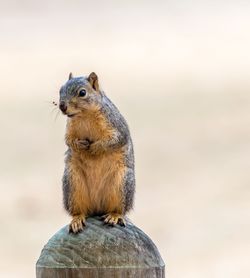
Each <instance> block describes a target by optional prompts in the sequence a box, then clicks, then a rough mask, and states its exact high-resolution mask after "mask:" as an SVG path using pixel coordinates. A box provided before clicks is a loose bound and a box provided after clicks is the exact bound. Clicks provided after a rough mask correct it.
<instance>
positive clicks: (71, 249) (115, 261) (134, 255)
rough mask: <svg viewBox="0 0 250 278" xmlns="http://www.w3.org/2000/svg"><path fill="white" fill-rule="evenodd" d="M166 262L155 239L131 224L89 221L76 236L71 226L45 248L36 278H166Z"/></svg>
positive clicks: (98, 220)
mask: <svg viewBox="0 0 250 278" xmlns="http://www.w3.org/2000/svg"><path fill="white" fill-rule="evenodd" d="M164 269H165V266H164V262H163V260H162V258H161V256H160V254H159V251H158V250H157V248H156V246H155V245H154V243H153V242H152V240H151V239H150V238H149V237H148V236H147V235H146V234H145V233H144V232H142V231H141V230H140V229H139V228H137V227H136V226H135V225H133V224H132V223H131V222H129V221H128V223H127V226H126V227H120V226H115V227H110V226H106V225H103V222H102V221H101V220H100V219H99V218H88V219H87V226H86V228H85V229H84V231H83V232H82V233H79V234H77V235H74V234H69V233H68V226H65V227H64V228H62V229H61V230H60V231H58V232H57V233H56V234H55V235H54V236H53V237H52V238H51V239H50V240H49V242H48V243H47V244H46V245H45V246H44V248H43V250H42V252H41V255H40V258H39V259H38V261H37V264H36V277H37V278H52V277H53V278H57V277H58V278H59V277H60V278H80V277H84V278H85V277H86V278H90V277H91V278H97V277H98V278H106V277H107V278H108V277H109V278H116V277H117V278H120V277H121V278H127V277H138V278H140V277H141V278H142V277H143V278H163V277H165V270H164Z"/></svg>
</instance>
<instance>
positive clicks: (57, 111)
mask: <svg viewBox="0 0 250 278" xmlns="http://www.w3.org/2000/svg"><path fill="white" fill-rule="evenodd" d="M59 113H60V110H59V109H58V111H57V113H56V117H55V121H56V120H57V118H58V115H59Z"/></svg>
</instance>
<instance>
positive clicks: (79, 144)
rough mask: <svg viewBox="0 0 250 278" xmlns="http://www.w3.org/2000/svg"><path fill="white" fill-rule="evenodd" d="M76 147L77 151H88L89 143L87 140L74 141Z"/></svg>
mask: <svg viewBox="0 0 250 278" xmlns="http://www.w3.org/2000/svg"><path fill="white" fill-rule="evenodd" d="M76 145H77V148H78V149H79V150H89V148H90V145H91V141H90V140H89V139H76Z"/></svg>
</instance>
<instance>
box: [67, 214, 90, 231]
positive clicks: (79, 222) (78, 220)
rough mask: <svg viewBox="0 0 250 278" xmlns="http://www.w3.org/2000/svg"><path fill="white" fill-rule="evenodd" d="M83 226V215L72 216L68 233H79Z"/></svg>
mask: <svg viewBox="0 0 250 278" xmlns="http://www.w3.org/2000/svg"><path fill="white" fill-rule="evenodd" d="M85 226H86V224H85V217H84V216H83V215H77V216H74V217H73V219H72V221H71V222H70V224H69V233H74V234H77V233H80V232H81V231H82V230H83V228H84V227H85Z"/></svg>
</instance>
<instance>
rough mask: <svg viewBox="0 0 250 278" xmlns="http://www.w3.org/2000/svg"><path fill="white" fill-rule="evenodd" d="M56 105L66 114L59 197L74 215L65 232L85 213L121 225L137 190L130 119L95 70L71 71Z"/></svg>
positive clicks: (78, 226)
mask: <svg viewBox="0 0 250 278" xmlns="http://www.w3.org/2000/svg"><path fill="white" fill-rule="evenodd" d="M59 108H60V110H61V111H62V113H63V114H64V115H66V116H67V125H66V135H65V143H66V145H67V146H68V149H67V151H66V153H65V169H64V174H63V178H62V184H63V203H64V207H65V209H66V211H67V212H68V213H69V214H70V215H71V216H72V221H71V222H70V224H69V232H72V233H75V234H76V233H79V232H81V231H82V230H83V229H84V227H85V225H86V218H87V217H90V216H95V215H98V216H102V219H103V220H104V224H108V225H111V226H114V225H117V224H118V225H121V226H125V225H126V222H125V215H126V213H127V212H128V211H129V210H131V209H132V207H133V201H134V193H135V171H134V151H133V143H132V140H131V136H130V131H129V127H128V124H127V122H126V120H125V119H124V117H123V116H122V115H121V113H120V112H119V110H118V108H117V107H116V106H115V105H114V104H113V103H112V101H111V100H110V99H109V98H108V97H107V96H106V94H105V93H104V92H103V91H102V90H101V89H100V87H99V81H98V77H97V75H96V74H95V73H94V72H92V73H91V74H90V75H89V76H87V77H73V75H72V73H70V75H69V78H68V80H67V82H66V83H65V84H64V85H63V86H62V87H61V89H60V100H59Z"/></svg>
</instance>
